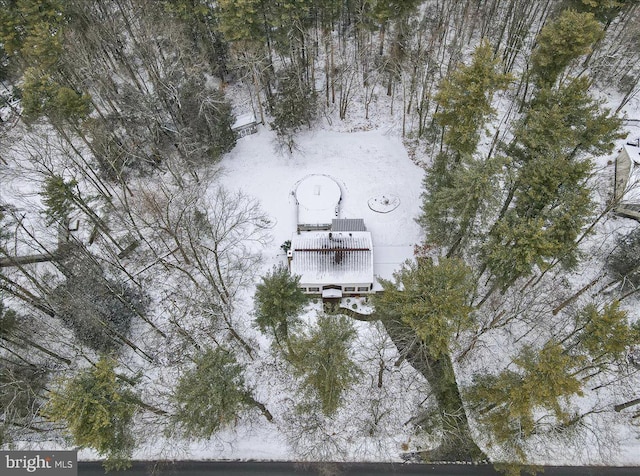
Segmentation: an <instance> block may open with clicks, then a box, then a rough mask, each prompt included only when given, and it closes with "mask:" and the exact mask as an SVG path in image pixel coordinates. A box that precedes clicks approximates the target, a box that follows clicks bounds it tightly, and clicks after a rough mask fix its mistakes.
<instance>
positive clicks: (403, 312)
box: [374, 258, 474, 359]
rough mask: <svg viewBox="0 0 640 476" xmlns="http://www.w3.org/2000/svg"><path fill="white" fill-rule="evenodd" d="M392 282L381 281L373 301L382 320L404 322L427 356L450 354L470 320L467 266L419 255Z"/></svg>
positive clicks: (469, 276)
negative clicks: (382, 290) (453, 344)
mask: <svg viewBox="0 0 640 476" xmlns="http://www.w3.org/2000/svg"><path fill="white" fill-rule="evenodd" d="M394 276H395V283H392V282H390V281H385V280H381V284H382V287H383V288H384V292H383V293H382V294H381V295H380V296H376V297H375V300H374V304H375V308H376V312H377V313H378V314H380V315H382V316H383V318H384V319H396V320H399V321H401V322H404V323H405V324H407V325H408V326H409V327H410V328H411V329H412V330H413V331H414V332H415V334H416V335H417V336H418V337H419V338H420V340H421V341H422V342H423V343H424V345H425V347H426V349H427V351H428V353H429V355H430V356H431V357H432V358H434V359H438V358H440V357H443V356H448V355H450V351H451V344H452V341H453V339H454V336H455V335H456V334H457V333H459V332H461V331H463V330H465V329H469V328H471V326H472V325H473V323H474V318H473V314H472V312H471V310H472V309H471V306H470V299H471V293H472V290H473V277H472V273H471V269H470V268H469V267H468V266H466V265H465V264H464V262H463V261H462V260H460V259H458V258H440V259H439V261H438V263H437V264H435V263H434V262H433V261H432V260H431V259H428V258H419V259H418V260H417V262H416V263H412V262H407V263H405V265H404V266H403V267H402V269H401V270H400V271H398V272H397V273H395V275H394Z"/></svg>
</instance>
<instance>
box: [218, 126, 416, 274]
mask: <svg viewBox="0 0 640 476" xmlns="http://www.w3.org/2000/svg"><path fill="white" fill-rule="evenodd" d="M295 142H296V148H295V150H294V151H293V153H292V154H289V153H288V151H286V152H285V151H284V150H282V149H281V148H280V147H279V146H278V144H277V141H276V136H275V134H274V133H273V132H272V131H270V130H269V129H268V128H267V127H264V126H260V127H259V132H258V133H257V134H254V135H250V136H246V137H244V138H242V139H240V140H239V141H238V145H237V146H236V147H235V149H233V151H231V152H230V153H229V154H227V156H226V157H225V159H224V160H223V161H222V164H221V167H222V178H221V182H222V183H223V185H225V186H226V187H227V188H229V189H232V190H233V189H240V190H242V191H243V192H244V193H246V194H248V195H251V196H253V197H255V198H257V199H258V200H259V201H260V203H261V205H262V208H263V209H264V210H265V211H266V212H267V213H268V214H269V215H270V216H271V217H273V219H274V222H275V226H274V228H273V230H272V234H273V238H274V243H273V244H274V246H272V247H271V248H270V249H268V250H265V258H266V268H267V269H268V268H269V267H270V266H271V265H273V264H274V263H276V262H279V261H281V260H283V259H284V257H285V255H284V253H283V252H282V250H281V249H280V245H281V244H282V243H284V242H285V241H286V240H290V239H291V235H292V233H294V232H295V230H296V225H297V223H296V208H295V197H294V196H293V194H292V192H294V191H295V188H296V185H297V183H298V182H300V181H301V180H302V179H304V178H305V177H307V176H309V175H312V174H325V175H329V176H330V177H332V178H333V179H334V180H335V181H336V182H337V183H338V184H339V185H340V188H341V189H342V202H341V203H340V218H362V219H364V223H365V225H366V227H367V230H368V231H370V232H371V234H372V238H373V246H374V265H375V267H374V273H375V274H376V275H380V276H381V277H383V278H386V279H389V278H391V274H392V272H393V270H394V269H396V268H397V267H398V264H400V263H402V262H403V261H404V260H406V259H409V258H411V257H412V256H413V245H414V244H418V243H420V241H421V230H420V227H419V226H418V224H417V223H416V222H415V221H414V218H415V217H417V216H418V215H419V213H420V193H421V183H422V177H423V175H424V171H423V170H422V169H421V168H420V167H418V166H416V165H415V164H414V163H413V162H412V161H411V160H410V159H409V156H408V155H407V151H406V149H405V148H404V145H403V144H402V140H401V139H400V138H399V137H397V136H394V135H390V134H388V133H386V131H385V130H380V129H378V130H371V131H365V132H351V133H346V132H333V131H330V130H324V129H316V130H314V131H311V132H303V133H301V134H298V135H297V136H296V138H295ZM382 195H386V196H393V197H397V198H398V199H399V201H400V204H399V205H398V207H397V208H395V209H394V210H392V211H390V212H388V213H379V212H376V211H373V210H372V209H371V208H370V207H369V201H370V200H371V199H375V198H377V197H379V196H382Z"/></svg>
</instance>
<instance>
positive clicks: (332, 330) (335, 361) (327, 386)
mask: <svg viewBox="0 0 640 476" xmlns="http://www.w3.org/2000/svg"><path fill="white" fill-rule="evenodd" d="M355 336H356V331H355V329H354V328H353V324H352V323H351V321H350V320H349V318H347V317H345V316H320V317H319V318H318V322H317V324H316V325H315V326H314V327H313V328H312V329H311V330H310V331H309V334H308V335H296V336H295V337H293V338H292V347H293V348H294V349H295V355H296V360H295V362H294V373H295V374H296V375H297V376H298V377H301V378H302V381H303V386H304V387H305V389H306V390H307V391H309V392H311V393H312V394H313V395H314V396H315V397H316V398H317V399H318V401H319V403H320V408H321V410H322V413H323V414H325V415H327V416H331V415H333V414H334V413H335V412H336V411H337V410H338V408H339V407H340V405H341V404H342V398H343V395H344V393H345V392H346V391H347V390H348V389H349V387H350V386H351V384H352V383H353V382H354V381H355V380H356V378H357V376H358V374H359V370H358V367H357V366H356V365H355V364H354V363H353V361H352V360H351V355H350V350H349V349H350V347H351V343H352V342H353V339H354V338H355Z"/></svg>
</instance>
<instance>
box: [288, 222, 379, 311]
mask: <svg viewBox="0 0 640 476" xmlns="http://www.w3.org/2000/svg"><path fill="white" fill-rule="evenodd" d="M289 267H290V270H291V274H293V275H298V276H300V287H301V288H302V291H303V292H304V293H306V294H316V295H317V294H319V295H322V297H323V298H340V297H342V296H345V295H347V296H348V295H359V294H368V293H371V292H373V284H374V276H373V243H372V240H371V233H369V232H367V231H353V232H335V231H313V232H306V233H300V234H295V235H293V238H292V240H291V249H290V250H289Z"/></svg>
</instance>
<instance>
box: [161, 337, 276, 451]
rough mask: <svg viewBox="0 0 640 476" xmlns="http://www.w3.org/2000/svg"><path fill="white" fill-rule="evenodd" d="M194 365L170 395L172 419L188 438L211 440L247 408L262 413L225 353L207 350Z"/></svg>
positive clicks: (232, 359) (240, 370)
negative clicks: (173, 405) (171, 399)
mask: <svg viewBox="0 0 640 476" xmlns="http://www.w3.org/2000/svg"><path fill="white" fill-rule="evenodd" d="M194 364H195V367H193V368H192V369H190V370H188V371H187V372H185V373H184V374H183V375H182V376H181V377H180V380H179V381H178V384H177V385H176V388H175V390H174V394H173V400H174V402H175V405H176V410H175V413H174V415H173V419H174V421H175V422H176V424H177V425H178V428H180V429H181V431H182V432H183V433H184V434H185V436H186V437H187V438H199V439H208V438H210V437H211V435H213V434H214V433H215V432H216V431H218V430H220V429H222V428H225V427H227V426H230V425H232V424H233V423H234V422H236V421H237V419H238V417H239V416H240V414H241V413H242V411H243V410H245V409H246V408H248V407H251V406H259V407H262V409H263V412H264V411H265V410H264V407H263V406H262V405H260V404H259V403H258V402H256V401H255V400H254V399H253V397H252V396H251V392H250V391H249V390H248V389H247V388H246V385H245V382H244V376H243V374H244V369H243V368H242V366H241V365H240V364H239V363H238V362H237V361H236V359H235V357H234V355H233V354H232V353H231V352H229V351H228V350H226V349H223V348H220V347H218V348H216V349H207V350H206V351H204V352H202V353H201V354H200V355H199V356H197V357H196V358H195V359H194ZM267 413H268V412H267ZM267 418H270V415H269V416H267Z"/></svg>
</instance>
